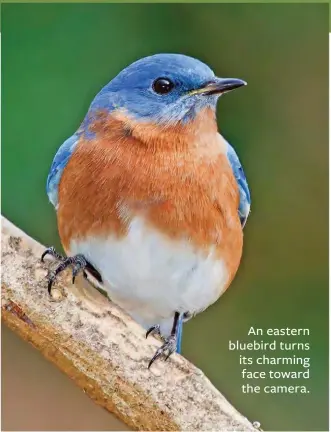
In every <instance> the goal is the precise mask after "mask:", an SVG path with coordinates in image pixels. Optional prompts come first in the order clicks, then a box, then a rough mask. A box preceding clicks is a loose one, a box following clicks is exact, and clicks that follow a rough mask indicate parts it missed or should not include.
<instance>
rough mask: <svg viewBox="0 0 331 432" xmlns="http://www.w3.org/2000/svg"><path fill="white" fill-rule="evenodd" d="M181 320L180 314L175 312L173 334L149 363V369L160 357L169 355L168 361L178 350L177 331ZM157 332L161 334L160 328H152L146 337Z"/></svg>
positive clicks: (166, 339)
mask: <svg viewBox="0 0 331 432" xmlns="http://www.w3.org/2000/svg"><path fill="white" fill-rule="evenodd" d="M179 318H180V314H179V312H175V317H174V323H173V326H172V330H171V334H170V336H169V337H167V338H165V340H164V344H163V345H162V346H161V347H160V348H159V349H158V350H157V351H156V353H155V354H154V356H153V358H152V359H151V361H150V362H149V365H148V369H149V368H150V367H151V366H152V364H153V363H154V362H155V360H156V359H158V358H159V357H161V356H162V354H166V353H167V356H166V358H165V360H167V359H168V358H169V357H170V356H171V354H172V353H174V352H175V351H176V348H177V330H178V325H179ZM156 331H157V332H158V333H160V326H153V327H151V328H150V329H149V330H148V331H147V333H146V337H147V336H148V335H149V334H150V333H155V332H156Z"/></svg>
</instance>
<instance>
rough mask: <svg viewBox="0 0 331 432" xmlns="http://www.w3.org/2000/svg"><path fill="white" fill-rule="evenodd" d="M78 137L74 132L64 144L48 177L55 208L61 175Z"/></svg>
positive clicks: (48, 192) (50, 197) (48, 193)
mask: <svg viewBox="0 0 331 432" xmlns="http://www.w3.org/2000/svg"><path fill="white" fill-rule="evenodd" d="M78 138H79V137H78V134H74V135H72V136H71V137H70V138H68V139H67V140H66V141H65V142H64V143H63V144H62V146H61V147H60V148H59V150H58V151H57V153H56V155H55V157H54V159H53V163H52V166H51V169H50V171H49V174H48V177H47V183H46V192H47V195H48V198H49V200H50V202H51V203H52V204H53V206H54V207H55V208H57V206H58V187H59V183H60V180H61V175H62V172H63V170H64V168H65V166H66V165H67V163H68V161H69V159H70V156H71V155H72V153H73V151H74V149H75V147H76V145H77V142H78Z"/></svg>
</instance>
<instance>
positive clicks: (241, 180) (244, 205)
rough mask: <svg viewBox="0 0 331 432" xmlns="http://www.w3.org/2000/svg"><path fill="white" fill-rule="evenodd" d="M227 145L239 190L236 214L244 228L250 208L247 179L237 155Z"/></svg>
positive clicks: (228, 155)
mask: <svg viewBox="0 0 331 432" xmlns="http://www.w3.org/2000/svg"><path fill="white" fill-rule="evenodd" d="M227 145H228V149H227V157H228V159H229V162H230V165H231V167H232V170H233V173H234V176H235V178H236V180H237V184H238V188H239V195H240V201H239V208H238V213H239V217H240V221H241V225H242V227H244V226H245V223H246V221H247V218H248V215H249V211H250V207H251V195H250V192H249V188H248V184H247V179H246V176H245V173H244V170H243V167H242V166H241V163H240V160H239V158H238V156H237V153H236V152H235V150H234V148H233V147H231V145H230V144H229V143H228V142H227Z"/></svg>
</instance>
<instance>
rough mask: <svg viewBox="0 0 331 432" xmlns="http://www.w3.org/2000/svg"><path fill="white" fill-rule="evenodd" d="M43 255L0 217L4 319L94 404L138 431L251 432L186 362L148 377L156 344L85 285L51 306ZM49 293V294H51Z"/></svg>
mask: <svg viewBox="0 0 331 432" xmlns="http://www.w3.org/2000/svg"><path fill="white" fill-rule="evenodd" d="M43 251H44V247H43V246H42V245H40V244H39V243H37V242H36V241H35V240H33V239H32V238H30V237H29V236H27V235H26V234H25V233H24V232H22V231H21V230H19V229H18V228H17V227H15V226H14V225H13V224H11V223H10V222H9V221H8V220H6V219H5V218H4V217H2V282H1V286H2V293H1V294H2V308H1V309H2V319H3V321H4V323H5V324H6V325H7V326H8V327H9V328H11V329H12V330H13V331H15V332H16V333H17V334H19V335H20V336H21V337H22V338H23V339H24V340H26V341H28V342H30V343H31V344H32V345H33V346H34V347H36V348H37V349H38V350H39V351H41V352H42V354H43V355H44V356H45V357H46V358H47V359H48V360H50V361H52V362H53V363H54V364H55V365H56V366H57V367H58V368H59V369H61V370H62V371H63V372H64V373H66V374H67V375H68V376H69V377H70V378H71V379H72V380H73V381H74V382H75V383H76V384H77V385H78V386H79V387H80V388H81V389H83V391H84V392H86V393H87V394H88V395H89V396H90V397H91V398H92V399H93V400H94V401H95V402H96V403H98V404H99V405H101V406H102V407H104V408H106V409H107V410H109V411H110V412H113V413H115V414H116V415H117V416H118V417H119V418H120V419H121V420H122V421H124V423H126V424H127V425H128V426H130V427H132V428H133V429H136V430H161V431H162V430H163V431H169V430H182V431H188V430H190V431H197V430H204V431H207V430H213V431H228V430H236V431H238V430H240V431H254V430H255V429H254V427H253V426H252V424H251V423H250V422H249V421H248V420H247V419H246V418H244V417H243V416H242V415H241V414H239V412H238V411H236V409H235V408H233V407H232V405H230V403H229V402H228V401H227V400H226V399H225V398H224V397H223V396H222V395H221V393H219V392H218V390H216V388H215V387H214V386H213V385H212V384H211V383H210V381H209V380H208V379H207V378H206V377H205V375H204V374H203V373H202V372H201V371H200V370H199V369H197V368H196V367H195V366H193V365H192V364H191V363H189V362H188V361H187V360H186V359H184V358H183V357H181V356H179V355H177V354H174V355H173V356H172V357H171V358H170V359H169V360H168V361H167V362H163V361H159V362H156V363H154V365H153V366H152V368H151V369H150V370H148V369H147V365H148V361H149V359H150V358H151V357H152V356H153V354H154V352H155V350H156V349H157V347H159V346H160V342H159V341H158V340H156V339H155V338H150V340H149V339H148V340H146V339H145V332H144V331H143V329H142V328H141V327H140V326H139V325H138V324H136V323H135V322H134V321H133V320H132V319H131V318H129V317H128V316H127V315H126V314H125V313H124V312H123V311H122V310H120V309H119V308H118V307H117V306H115V305H114V304H113V303H111V302H110V301H109V300H108V299H106V298H105V297H104V296H103V295H101V294H100V293H99V292H98V291H97V290H96V289H94V288H92V287H91V286H90V284H88V283H87V282H86V281H84V279H83V278H80V279H79V283H78V284H77V285H76V284H75V285H72V284H71V278H70V277H69V274H68V273H67V274H65V275H63V276H62V277H60V278H59V280H58V281H57V283H56V285H55V287H57V288H59V290H56V289H55V291H54V298H53V299H51V298H50V297H49V295H48V293H47V283H46V275H47V270H48V267H49V265H50V263H47V264H43V263H41V262H40V256H41V254H42V252H43ZM55 287H54V288H55Z"/></svg>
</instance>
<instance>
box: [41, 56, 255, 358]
mask: <svg viewBox="0 0 331 432" xmlns="http://www.w3.org/2000/svg"><path fill="white" fill-rule="evenodd" d="M244 85H246V83H245V82H244V81H242V80H240V79H234V78H218V77H216V76H215V74H214V73H213V71H212V70H211V69H210V68H209V67H208V66H207V65H205V64H204V63H202V62H201V61H199V60H196V59H194V58H191V57H187V56H184V55H179V54H157V55H153V56H150V57H146V58H143V59H141V60H138V61H136V62H135V63H133V64H131V65H130V66H128V67H127V68H126V69H124V70H122V71H121V72H120V73H119V74H118V75H117V76H116V77H115V78H114V79H113V80H112V81H110V83H108V84H107V85H106V86H105V87H104V88H103V89H102V90H101V91H100V92H99V93H98V94H97V96H96V97H95V99H94V100H93V102H92V104H91V106H90V108H89V110H88V113H87V115H86V117H85V119H84V120H83V123H82V124H81V126H80V128H79V129H78V130H77V132H75V133H74V134H73V135H72V136H71V137H70V138H69V139H67V140H66V141H65V142H64V144H63V145H62V146H61V147H60V149H59V150H58V152H57V153H56V155H55V158H54V160H53V164H52V166H51V169H50V172H49V175H48V178H47V194H48V197H49V200H50V201H51V203H52V204H53V205H54V207H55V209H56V212H57V221H58V229H59V234H60V238H61V242H62V245H63V247H64V250H65V252H66V254H67V256H68V258H64V257H62V256H61V255H59V254H57V253H56V252H55V250H54V248H49V249H47V250H46V251H45V253H44V254H43V257H44V256H45V255H46V254H47V253H51V254H52V255H54V256H55V257H57V258H58V259H60V260H61V261H62V262H61V263H60V264H59V266H58V267H57V268H56V270H55V271H54V272H53V273H52V274H51V276H50V278H49V285H48V288H49V292H50V291H51V287H52V283H53V282H54V280H55V278H56V275H57V274H58V273H59V272H60V271H62V270H63V269H64V268H66V267H68V266H71V267H72V269H73V279H74V278H75V276H76V274H77V273H78V272H79V271H83V273H84V275H85V276H86V272H87V273H92V274H93V275H94V276H95V277H97V278H98V280H99V282H100V283H102V286H103V287H104V289H105V291H106V292H107V294H108V295H109V297H110V299H111V300H113V301H114V302H115V303H117V304H118V305H119V306H121V307H122V308H123V309H124V310H126V311H127V312H128V314H129V315H131V316H132V317H133V319H135V320H136V321H137V322H138V323H140V324H141V325H142V326H143V327H144V328H145V329H146V330H147V333H146V337H147V336H148V334H150V333H159V334H160V335H162V336H163V339H164V343H163V345H162V347H161V348H159V349H158V350H157V351H156V353H155V355H154V357H153V358H152V360H151V361H150V364H149V366H150V365H151V364H152V363H153V361H154V360H155V359H157V358H158V357H160V356H161V355H163V354H167V357H166V358H168V357H169V356H170V355H171V354H172V353H173V352H174V351H176V350H177V351H178V352H179V351H180V341H181V333H182V324H183V321H187V320H188V319H189V318H191V317H192V316H193V315H195V314H196V313H198V312H201V311H203V310H204V309H206V308H207V307H208V306H209V305H211V304H212V303H214V302H215V301H216V300H217V299H218V298H219V297H220V296H221V295H222V293H224V291H225V290H226V289H227V287H228V286H229V285H230V283H231V281H232V280H233V278H234V276H235V273H236V272H237V269H238V267H239V263H240V259H241V255H242V247H243V227H244V225H245V222H246V219H247V217H248V214H249V210H250V193H249V189H248V185H247V181H246V178H245V174H244V171H243V169H242V166H241V164H240V161H239V159H238V156H237V155H236V152H235V151H234V149H233V148H232V147H231V146H230V144H229V143H228V142H227V141H226V140H225V139H224V138H223V137H222V136H221V135H220V134H219V133H218V130H217V123H216V104H217V100H218V98H219V97H220V96H221V95H223V94H224V93H227V92H229V91H231V90H233V89H236V88H238V87H241V86H244ZM43 257H42V258H43Z"/></svg>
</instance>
